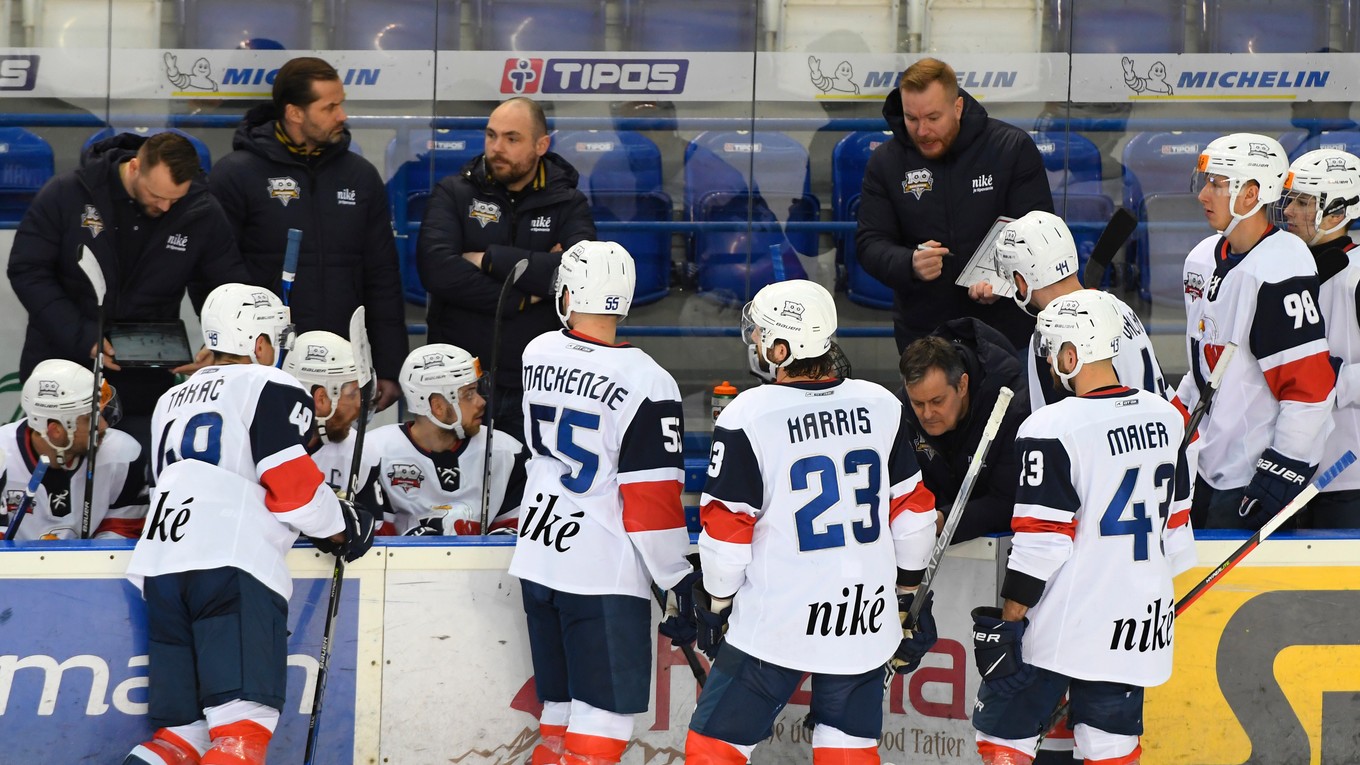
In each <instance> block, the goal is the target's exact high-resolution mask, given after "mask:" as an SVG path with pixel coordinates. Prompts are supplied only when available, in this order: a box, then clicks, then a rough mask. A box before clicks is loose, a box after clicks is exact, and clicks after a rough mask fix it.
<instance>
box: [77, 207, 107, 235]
mask: <svg viewBox="0 0 1360 765" xmlns="http://www.w3.org/2000/svg"><path fill="white" fill-rule="evenodd" d="M80 226H81V228H88V229H89V230H90V238H91V239H93V238H95V237H97V236H99V232H101V231H103V230H104V219H103V218H101V217H99V211H98V210H96V209H94V205H85V212H84V213H82V214H81V216H80Z"/></svg>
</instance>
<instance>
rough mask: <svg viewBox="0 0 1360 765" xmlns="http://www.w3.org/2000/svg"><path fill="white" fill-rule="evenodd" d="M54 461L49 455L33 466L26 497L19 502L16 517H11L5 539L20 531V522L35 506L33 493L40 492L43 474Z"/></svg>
mask: <svg viewBox="0 0 1360 765" xmlns="http://www.w3.org/2000/svg"><path fill="white" fill-rule="evenodd" d="M51 464H52V463H51V462H50V461H48V459H47V457H41V458H40V459H39V461H38V464H37V465H34V466H33V475H32V476H31V477H30V478H29V479H28V486H27V487H26V488H25V489H24V498H23V500H22V501H21V502H19V509H18V510H16V511H15V512H14V517H13V518H10V519H9V528H7V529H5V541H6V542H9V541H11V540H13V539H14V537H15V536H16V535H17V534H18V533H19V524H21V523H23V522H24V516H25V515H28V509H29V508H30V507H32V506H33V495H34V494H36V493H37V492H38V486H40V485H41V484H42V479H43V476H45V475H47V468H48V467H49V466H50V465H51Z"/></svg>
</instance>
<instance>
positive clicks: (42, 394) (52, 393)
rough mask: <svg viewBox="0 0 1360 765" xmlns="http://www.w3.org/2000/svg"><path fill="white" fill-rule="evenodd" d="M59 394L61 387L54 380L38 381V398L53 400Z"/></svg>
mask: <svg viewBox="0 0 1360 765" xmlns="http://www.w3.org/2000/svg"><path fill="white" fill-rule="evenodd" d="M60 394H61V385H59V384H58V383H57V381H56V380H39V381H38V398H55V397H56V396H58V395H60Z"/></svg>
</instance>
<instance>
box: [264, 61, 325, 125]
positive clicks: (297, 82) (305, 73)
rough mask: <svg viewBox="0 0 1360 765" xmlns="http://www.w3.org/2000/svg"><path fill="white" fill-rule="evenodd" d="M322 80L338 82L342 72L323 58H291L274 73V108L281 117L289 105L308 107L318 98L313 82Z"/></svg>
mask: <svg viewBox="0 0 1360 765" xmlns="http://www.w3.org/2000/svg"><path fill="white" fill-rule="evenodd" d="M318 80H320V81H325V82H338V81H339V80H340V73H339V72H337V71H335V67H333V66H331V65H330V64H329V63H327V62H326V61H325V60H323V59H319V58H316V57H314V56H303V57H301V58H295V59H291V60H290V61H289V62H288V63H286V64H284V65H283V66H281V67H279V71H278V74H276V75H274V109H275V111H277V112H278V115H279V118H280V119H282V118H283V111H284V109H285V108H286V107H288V106H297V107H300V108H302V109H306V108H307V107H309V106H311V105H312V103H313V102H314V101H316V99H317V98H318V96H317V94H316V89H315V88H313V87H312V83H314V82H317V81H318Z"/></svg>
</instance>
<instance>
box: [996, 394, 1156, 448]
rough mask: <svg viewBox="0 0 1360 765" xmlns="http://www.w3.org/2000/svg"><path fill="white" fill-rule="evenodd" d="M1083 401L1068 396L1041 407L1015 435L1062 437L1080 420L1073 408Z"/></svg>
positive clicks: (1019, 436) (1025, 436)
mask: <svg viewBox="0 0 1360 765" xmlns="http://www.w3.org/2000/svg"><path fill="white" fill-rule="evenodd" d="M1082 403H1085V402H1083V401H1082V400H1081V399H1080V398H1078V397H1076V396H1068V397H1066V398H1064V399H1061V400H1059V401H1055V402H1054V403H1052V404H1049V405H1048V406H1043V407H1040V408H1039V409H1038V410H1037V411H1034V412H1031V413H1030V415H1029V416H1028V417H1026V418H1025V419H1024V421H1023V422H1021V423H1020V428H1019V429H1018V430H1016V432H1015V437H1016V438H1061V437H1062V435H1063V434H1065V433H1067V432H1069V431H1070V430H1071V429H1072V423H1073V422H1080V419H1078V418H1079V417H1080V416H1081V414H1080V412H1075V411H1072V410H1073V408H1074V407H1073V404H1076V405H1077V406H1080V405H1081V404H1082ZM1173 408H1174V407H1173Z"/></svg>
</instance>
